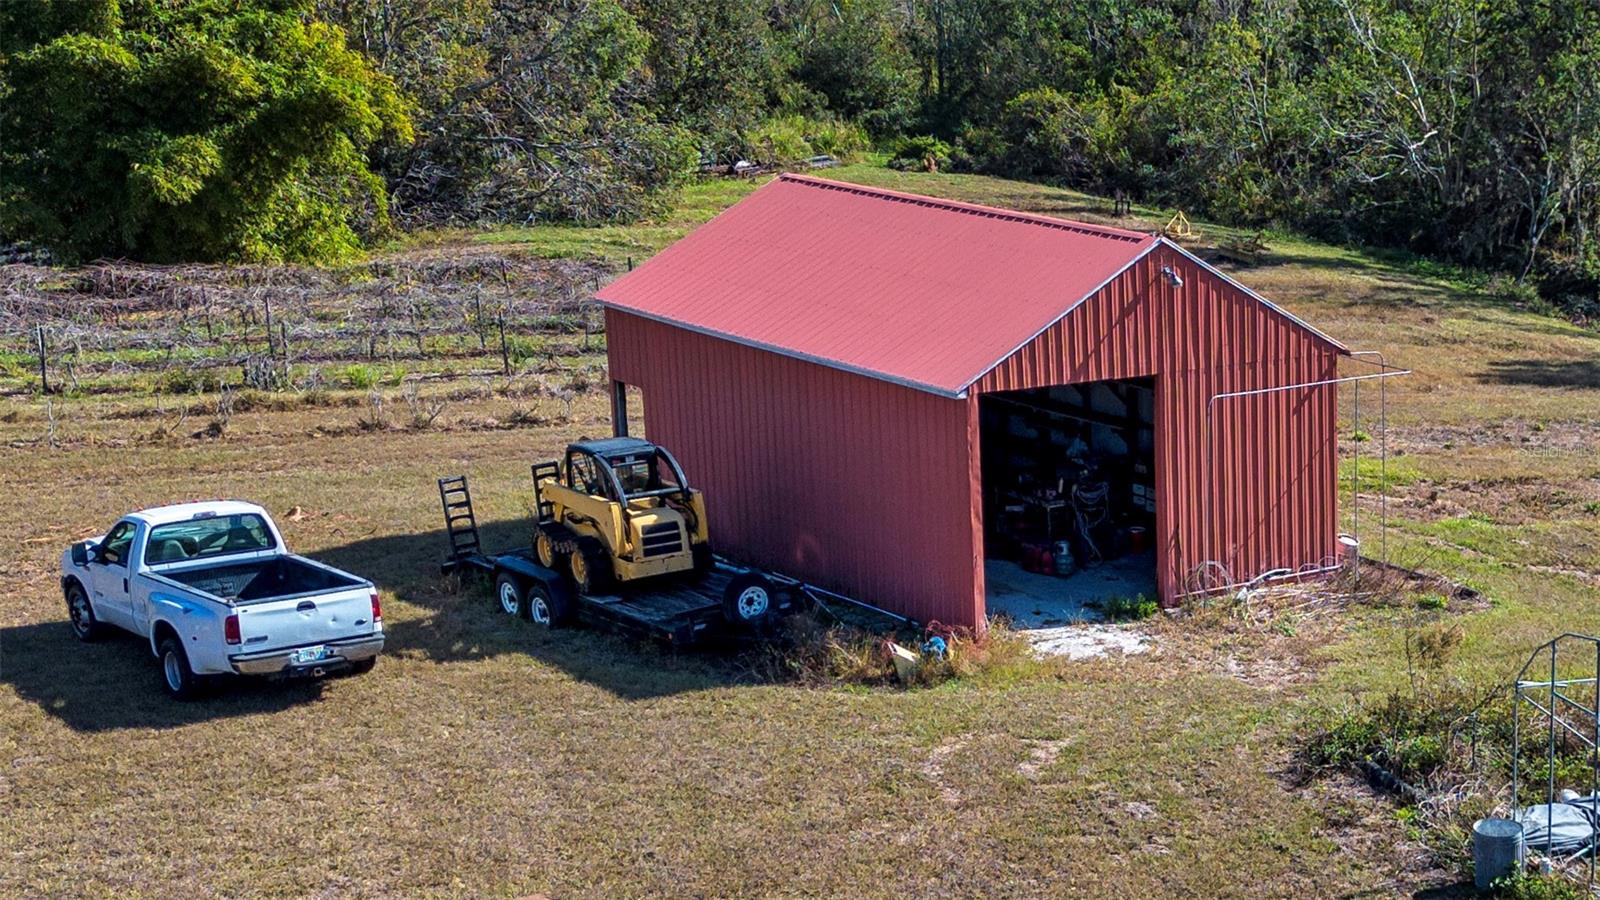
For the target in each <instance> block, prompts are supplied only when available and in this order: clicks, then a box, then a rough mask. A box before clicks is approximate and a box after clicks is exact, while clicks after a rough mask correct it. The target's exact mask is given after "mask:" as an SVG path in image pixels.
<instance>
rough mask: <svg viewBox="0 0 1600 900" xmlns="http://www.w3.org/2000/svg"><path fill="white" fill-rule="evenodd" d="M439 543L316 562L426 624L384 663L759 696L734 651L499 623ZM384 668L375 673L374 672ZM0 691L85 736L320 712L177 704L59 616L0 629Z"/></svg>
mask: <svg viewBox="0 0 1600 900" xmlns="http://www.w3.org/2000/svg"><path fill="white" fill-rule="evenodd" d="M527 534H528V527H527V525H526V523H516V522H509V523H493V524H487V525H484V526H483V527H482V538H483V545H484V547H485V548H487V549H490V550H498V549H511V548H514V547H516V546H518V544H519V542H524V543H525V542H526V539H527ZM446 546H447V544H446V541H445V536H444V531H443V530H442V529H441V530H439V531H434V532H429V533H426V534H412V535H394V536H388V537H374V538H368V539H364V540H360V541H356V542H354V543H351V544H347V545H344V546H341V547H335V548H331V549H329V550H326V551H324V552H321V553H317V554H314V555H315V556H316V557H317V558H318V559H320V560H322V561H323V562H326V563H328V564H330V565H333V566H336V567H338V568H341V569H346V570H348V571H351V572H355V573H359V574H361V575H363V576H365V577H368V578H371V579H373V581H375V582H376V583H377V584H378V586H379V587H381V588H383V589H385V590H388V591H392V592H393V594H394V596H395V597H396V598H397V599H399V600H401V601H404V602H405V603H407V604H409V605H411V606H414V607H417V608H420V609H422V610H424V611H425V612H426V615H424V616H422V617H421V618H402V617H399V616H395V615H394V614H392V613H391V617H390V621H389V622H388V623H387V624H386V626H385V628H384V631H385V634H386V636H387V640H386V642H385V648H384V650H385V653H386V654H408V655H413V656H415V657H420V658H422V659H426V660H429V661H432V662H437V663H458V662H471V661H475V660H482V659H488V658H492V657H496V656H501V655H506V654H520V655H524V656H528V657H532V658H534V659H537V660H538V661H540V662H541V663H544V664H546V665H549V666H551V667H553V668H556V669H558V670H560V671H562V672H565V673H566V674H567V675H569V676H570V677H572V678H573V679H575V680H577V681H581V682H584V683H586V684H591V685H594V686H596V687H599V688H602V689H603V690H605V691H607V692H609V693H611V694H613V695H614V696H616V697H619V698H621V699H624V700H643V699H650V698H654V697H663V696H670V695H673V694H680V693H690V692H695V691H704V690H712V689H715V688H719V687H727V686H730V685H735V684H754V683H759V682H760V681H761V680H762V679H760V678H758V677H756V676H755V675H754V674H753V672H752V669H751V666H750V665H748V662H747V661H746V660H745V658H744V657H742V656H741V655H740V647H738V646H737V645H731V644H730V645H723V646H718V645H715V644H713V645H710V646H707V647H706V648H704V649H703V650H696V651H692V652H676V651H673V650H671V649H669V648H665V647H662V646H660V645H658V644H656V643H654V642H652V641H649V640H644V639H638V638H633V637H630V636H627V635H622V634H615V633H605V632H603V631H599V630H596V629H594V628H591V627H590V626H576V627H572V628H565V629H560V630H557V631H553V632H550V631H545V630H544V629H542V628H540V627H539V626H537V625H534V624H533V623H532V622H529V621H526V620H523V619H515V618H512V617H510V616H507V615H505V614H504V613H503V612H501V611H500V608H499V605H498V604H497V603H496V602H495V600H494V597H493V592H492V590H491V589H490V585H489V584H488V582H487V580H486V579H477V578H472V577H468V578H462V577H448V578H447V577H445V576H443V575H441V574H440V572H439V563H440V561H441V560H442V559H443V557H444V552H445V547H446ZM381 664H382V663H381V662H380V665H381ZM0 683H5V684H9V685H11V686H12V687H13V688H15V689H16V692H17V694H18V696H20V697H22V698H23V699H25V700H27V701H29V702H31V703H34V704H37V705H38V706H39V708H40V709H42V710H44V711H45V712H46V713H48V714H50V715H51V716H54V717H55V718H57V719H59V720H60V721H62V722H63V723H65V724H66V725H67V726H68V727H70V728H72V729H74V730H76V731H82V732H102V731H115V730H119V729H124V728H156V729H163V728H175V727H178V726H182V725H192V724H195V723H197V722H204V721H208V720H214V719H223V718H228V717H231V716H241V715H252V714H256V713H270V712H276V711H278V710H283V709H288V708H290V707H293V706H296V705H298V704H302V703H310V702H316V701H317V700H318V699H319V698H320V696H321V693H322V685H323V684H324V682H322V681H315V680H306V681H300V680H296V681H275V680H269V679H265V678H230V679H226V680H224V681H222V682H220V683H219V684H218V685H217V687H216V689H214V690H212V691H209V692H208V693H207V694H206V695H205V696H203V697H201V698H199V699H196V700H193V701H190V702H179V701H175V700H172V699H171V698H169V697H168V696H167V695H166V692H165V691H164V690H163V688H162V686H161V674H160V669H159V668H158V666H157V665H156V661H155V658H154V657H153V656H152V655H151V653H150V646H149V644H148V643H147V642H145V641H144V640H142V639H141V638H139V637H137V636H135V635H133V634H129V633H127V632H123V631H118V630H113V631H112V633H111V634H110V635H108V636H107V637H106V638H105V639H104V640H102V641H98V642H95V643H93V644H83V643H81V642H79V641H78V640H77V639H76V638H75V637H73V635H72V631H71V629H70V627H69V626H68V624H67V620H66V609H65V606H63V607H62V609H61V615H60V617H59V619H57V620H53V621H49V622H40V623H35V624H31V625H20V626H16V627H12V628H5V629H0Z"/></svg>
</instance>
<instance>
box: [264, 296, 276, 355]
mask: <svg viewBox="0 0 1600 900" xmlns="http://www.w3.org/2000/svg"><path fill="white" fill-rule="evenodd" d="M261 306H262V307H263V308H264V309H265V310H266V325H267V359H271V358H273V357H274V356H277V355H278V351H277V348H275V347H273V346H272V298H271V297H267V296H263V297H262V298H261Z"/></svg>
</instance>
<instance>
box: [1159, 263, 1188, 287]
mask: <svg viewBox="0 0 1600 900" xmlns="http://www.w3.org/2000/svg"><path fill="white" fill-rule="evenodd" d="M1161 275H1162V277H1164V278H1166V279H1167V284H1170V285H1172V286H1173V287H1175V288H1179V287H1183V277H1182V276H1180V275H1179V274H1178V273H1177V272H1174V271H1173V270H1172V267H1171V266H1162V267H1161Z"/></svg>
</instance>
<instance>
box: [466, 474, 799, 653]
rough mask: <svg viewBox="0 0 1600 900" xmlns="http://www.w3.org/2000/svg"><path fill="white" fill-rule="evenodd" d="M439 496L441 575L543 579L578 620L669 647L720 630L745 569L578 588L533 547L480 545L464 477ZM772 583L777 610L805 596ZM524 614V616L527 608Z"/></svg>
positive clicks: (722, 566)
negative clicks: (597, 590) (443, 546)
mask: <svg viewBox="0 0 1600 900" xmlns="http://www.w3.org/2000/svg"><path fill="white" fill-rule="evenodd" d="M439 501H440V504H441V505H442V506H443V507H444V512H445V527H446V532H447V534H448V535H449V538H450V553H449V555H448V556H446V557H445V559H444V562H443V563H442V564H441V565H440V570H441V571H443V572H444V573H446V574H448V573H451V572H461V571H474V572H481V573H483V574H485V575H488V576H490V577H498V576H499V575H500V574H501V573H511V574H514V575H516V576H517V577H519V578H522V579H525V580H528V581H530V582H537V583H539V584H542V585H544V586H545V588H546V590H549V591H550V592H551V593H552V594H557V595H559V596H562V597H563V598H564V599H566V600H568V601H570V602H571V605H572V608H573V611H574V612H575V613H576V615H577V617H578V618H579V619H580V620H586V621H589V622H592V623H601V624H605V625H609V626H612V627H615V628H620V629H622V630H625V631H630V632H633V633H636V634H642V635H648V636H650V637H653V638H657V639H660V640H664V641H667V642H669V643H671V644H673V645H674V646H687V645H690V644H694V643H698V642H699V641H701V640H703V639H705V638H706V637H708V636H709V635H711V634H713V633H716V632H720V631H722V630H724V626H725V625H726V624H727V623H726V619H725V616H724V614H723V595H724V594H725V593H726V592H727V589H728V585H729V583H730V582H731V581H732V580H733V579H734V578H735V577H736V576H738V575H741V574H743V573H744V572H746V571H749V570H747V569H744V568H741V567H739V566H735V565H732V564H730V563H729V562H728V561H726V560H722V559H718V560H717V564H716V565H715V566H714V567H713V568H712V569H711V571H709V572H707V573H706V574H705V575H703V576H701V577H700V578H699V579H698V580H693V581H691V580H689V579H688V578H687V576H684V575H668V576H662V577H660V578H659V579H651V580H649V581H645V582H639V583H638V584H637V585H635V586H629V587H626V588H624V589H622V590H618V591H615V592H612V593H606V594H594V595H590V594H582V593H580V592H578V591H577V590H576V589H575V588H574V587H573V585H572V583H571V580H570V579H568V578H567V577H565V576H563V575H562V574H561V573H559V572H556V571H554V570H552V569H548V568H545V567H544V566H542V565H540V564H539V560H538V559H537V558H536V557H535V555H534V552H533V548H531V547H519V548H515V549H511V550H507V551H505V552H503V553H486V552H484V551H483V549H482V547H481V545H480V543H479V541H478V526H477V519H476V517H475V515H474V513H473V509H472V494H471V490H470V489H469V487H468V485H467V479H466V476H464V475H458V476H453V477H450V478H441V479H439ZM777 585H778V587H779V590H777V591H776V592H775V594H774V596H773V602H774V603H775V604H776V607H777V610H778V611H779V612H790V611H793V610H796V609H798V608H800V606H801V605H802V604H803V603H804V602H805V594H804V591H803V590H800V589H799V586H798V584H797V583H794V582H791V581H789V580H787V579H782V580H779V581H777ZM558 592H559V593H558ZM523 614H524V615H526V614H527V613H526V609H524V613H523Z"/></svg>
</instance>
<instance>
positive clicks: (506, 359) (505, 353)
mask: <svg viewBox="0 0 1600 900" xmlns="http://www.w3.org/2000/svg"><path fill="white" fill-rule="evenodd" d="M495 325H496V326H498V327H499V329H500V366H501V368H503V369H504V370H505V373H506V374H507V375H510V374H511V349H510V348H509V347H507V346H506V316H505V313H501V314H500V315H499V316H497V317H496V318H495Z"/></svg>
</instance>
